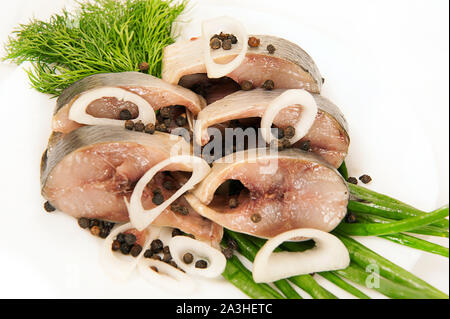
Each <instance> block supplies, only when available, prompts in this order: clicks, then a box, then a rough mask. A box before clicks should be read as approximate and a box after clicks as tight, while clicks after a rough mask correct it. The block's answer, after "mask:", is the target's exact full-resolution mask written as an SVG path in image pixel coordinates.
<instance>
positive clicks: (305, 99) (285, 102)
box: [261, 89, 317, 144]
mask: <svg viewBox="0 0 450 319" xmlns="http://www.w3.org/2000/svg"><path fill="white" fill-rule="evenodd" d="M293 105H301V106H302V109H303V110H302V114H301V117H300V120H299V121H298V122H297V123H296V124H295V126H294V128H295V134H294V136H293V137H292V138H290V139H289V142H290V143H291V144H294V143H295V142H297V141H299V140H300V139H301V138H302V137H304V136H305V135H306V134H307V133H308V131H309V129H310V128H311V126H312V125H313V123H314V121H315V119H316V115H317V104H316V101H315V100H314V97H313V96H312V95H311V93H309V92H307V91H305V90H301V89H292V90H287V91H286V92H284V93H283V94H281V95H280V96H278V97H277V98H275V99H274V100H273V101H272V102H271V103H270V104H269V106H268V107H267V108H266V110H265V111H264V114H263V116H262V118H261V134H262V137H263V138H264V140H265V141H266V142H267V143H270V142H272V140H274V139H276V138H275V136H273V135H272V132H271V127H272V123H273V121H274V119H275V117H276V116H277V114H278V113H279V112H280V111H281V110H282V109H285V108H287V107H289V106H293Z"/></svg>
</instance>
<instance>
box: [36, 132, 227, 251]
mask: <svg viewBox="0 0 450 319" xmlns="http://www.w3.org/2000/svg"><path fill="white" fill-rule="evenodd" d="M174 149H179V150H180V153H177V154H172V153H173V152H172V151H173V150H174ZM178 154H188V155H189V154H190V145H189V144H188V143H186V142H185V141H184V139H183V138H181V137H178V136H175V135H170V134H167V133H159V132H155V134H153V135H150V134H145V133H139V132H134V131H128V130H125V129H123V128H119V127H114V126H84V127H81V128H79V129H76V130H75V131H72V132H71V133H69V134H66V135H64V136H63V137H60V138H59V139H55V141H54V142H53V144H52V145H50V146H49V148H48V150H47V151H46V152H45V153H44V156H43V159H42V163H41V192H42V195H43V196H44V197H45V198H46V199H47V200H49V201H50V203H52V205H53V206H54V207H56V208H57V209H59V210H61V211H63V212H64V213H67V214H69V215H71V216H73V217H76V218H79V217H88V218H98V219H104V220H109V221H114V222H127V221H129V217H128V211H127V208H126V206H125V203H124V201H123V197H124V196H127V197H128V199H129V196H131V193H132V191H133V187H134V184H135V183H136V182H137V181H138V180H139V179H140V178H141V176H142V175H143V174H144V173H145V172H146V171H147V170H148V169H149V168H150V167H152V166H154V165H155V164H156V163H158V162H160V161H162V160H164V159H167V158H169V157H171V156H175V155H178ZM188 168H189V166H188V165H184V164H183V163H176V164H173V165H172V164H171V165H169V166H167V167H166V168H165V170H167V171H176V170H178V169H180V170H186V169H188ZM166 178H168V177H166V176H165V174H164V173H158V174H157V176H155V178H154V179H153V180H152V181H151V183H150V186H151V189H150V188H148V189H147V190H146V192H145V193H144V195H143V197H142V200H143V204H144V207H145V208H146V209H149V208H153V207H155V205H154V204H153V203H152V190H153V189H155V188H160V189H161V190H162V193H163V195H164V197H165V198H169V197H170V196H171V195H172V193H173V192H174V191H167V190H165V189H164V188H163V186H162V185H163V183H164V181H165V179H166ZM173 182H174V181H173ZM176 204H177V205H183V206H185V207H186V208H187V209H188V211H189V214H188V215H187V216H183V215H180V214H176V213H175V212H172V211H171V210H170V209H166V210H164V212H163V213H162V214H161V215H160V216H159V217H158V218H157V219H156V220H155V221H154V222H153V225H156V226H170V227H175V228H179V229H181V230H183V231H184V232H186V233H190V234H193V235H194V236H196V238H198V239H200V240H203V241H207V242H210V243H211V244H214V245H216V244H218V242H220V239H221V238H222V228H221V227H220V226H218V225H216V224H215V223H212V222H211V221H209V220H206V219H204V218H203V217H201V216H200V215H198V214H197V213H196V212H195V211H194V210H193V209H192V208H191V207H190V206H189V204H188V203H187V202H186V201H185V199H184V197H181V198H179V199H178V200H177V201H176Z"/></svg>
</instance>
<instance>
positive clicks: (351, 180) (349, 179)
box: [347, 177, 358, 185]
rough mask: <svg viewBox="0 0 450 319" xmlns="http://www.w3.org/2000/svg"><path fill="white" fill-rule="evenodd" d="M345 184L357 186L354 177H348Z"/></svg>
mask: <svg viewBox="0 0 450 319" xmlns="http://www.w3.org/2000/svg"><path fill="white" fill-rule="evenodd" d="M347 182H349V183H351V184H355V185H358V180H357V179H356V177H349V178H348V180H347Z"/></svg>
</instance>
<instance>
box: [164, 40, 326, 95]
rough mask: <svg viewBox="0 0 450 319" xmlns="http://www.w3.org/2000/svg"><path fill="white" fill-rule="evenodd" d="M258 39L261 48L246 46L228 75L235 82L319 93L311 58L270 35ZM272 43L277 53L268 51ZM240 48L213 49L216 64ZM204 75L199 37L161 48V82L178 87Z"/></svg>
mask: <svg viewBox="0 0 450 319" xmlns="http://www.w3.org/2000/svg"><path fill="white" fill-rule="evenodd" d="M253 36H254V37H257V38H259V39H260V46H259V47H257V48H252V47H249V48H248V50H247V53H246V56H245V59H244V61H243V62H242V63H241V65H240V66H239V67H237V68H236V69H235V70H234V71H232V72H231V73H229V74H228V75H227V76H228V77H230V78H231V79H233V80H234V81H235V82H237V83H241V82H242V81H243V80H250V81H252V82H253V85H254V86H255V87H260V86H261V85H262V84H263V83H264V81H266V80H268V79H271V80H273V81H274V83H275V88H285V89H305V90H307V91H309V92H313V93H320V90H321V87H322V77H321V75H320V72H319V69H318V68H317V66H316V64H315V63H314V61H313V59H312V58H311V57H310V56H309V55H308V54H307V53H306V52H305V51H304V50H303V49H302V48H300V47H299V46H298V45H296V44H294V43H292V42H290V41H288V40H285V39H282V38H279V37H275V36H270V35H253ZM269 44H272V45H273V46H275V48H276V50H275V52H274V53H273V54H270V53H269V52H268V51H267V49H266V48H267V45H269ZM238 52H239V49H238V48H232V49H231V50H227V51H225V50H215V51H214V52H213V53H212V57H213V60H214V61H215V62H216V63H227V62H229V61H230V60H232V59H233V58H234V57H235V56H237V55H238ZM197 73H206V66H205V62H204V59H203V47H202V39H201V38H192V39H191V40H185V41H177V42H175V43H174V44H171V45H169V46H167V47H165V48H164V54H163V71H162V78H163V80H165V81H167V82H169V83H173V84H178V83H179V82H180V80H181V78H182V77H183V76H186V75H192V74H197Z"/></svg>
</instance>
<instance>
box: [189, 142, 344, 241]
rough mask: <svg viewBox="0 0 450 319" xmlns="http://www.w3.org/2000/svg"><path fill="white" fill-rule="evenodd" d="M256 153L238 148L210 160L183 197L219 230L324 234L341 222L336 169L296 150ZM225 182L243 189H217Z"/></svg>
mask: <svg viewBox="0 0 450 319" xmlns="http://www.w3.org/2000/svg"><path fill="white" fill-rule="evenodd" d="M259 151H262V150H259ZM258 153H259V152H252V151H244V152H238V153H235V154H231V155H229V156H226V157H224V158H222V159H221V160H220V161H217V162H215V163H214V164H213V167H212V169H211V172H210V174H209V175H208V176H207V177H206V178H205V179H204V180H203V181H202V183H200V184H199V185H198V186H197V187H196V189H195V190H194V191H193V192H192V193H189V194H187V195H186V196H185V198H186V200H187V201H188V202H189V204H190V205H191V206H192V207H193V208H194V209H195V210H196V211H197V212H198V213H199V214H201V215H202V216H204V217H206V218H208V219H210V220H212V221H214V222H216V223H217V224H219V225H222V226H223V227H225V228H228V229H231V230H233V231H237V232H242V233H247V234H251V235H254V236H259V237H264V238H271V237H274V236H276V235H278V234H280V233H283V232H285V231H288V230H291V229H296V228H314V229H318V230H322V231H326V232H329V231H331V230H333V229H334V228H335V227H336V226H337V225H338V224H339V223H340V222H341V220H342V218H344V216H345V214H346V212H347V203H348V198H349V192H348V189H347V184H346V183H345V181H344V179H343V178H342V177H341V175H340V174H339V173H338V172H337V171H336V169H334V168H332V167H330V166H329V165H327V164H326V163H324V162H323V161H321V160H320V159H318V158H317V157H316V156H314V155H312V154H310V153H307V152H303V151H301V150H297V149H289V150H284V151H281V152H278V153H272V154H271V153H266V154H263V153H261V154H258ZM228 180H238V181H240V183H242V185H243V186H244V187H245V188H244V189H243V190H242V191H240V192H239V194H233V195H231V196H229V195H227V194H223V192H222V193H221V192H219V190H218V189H219V187H220V186H221V185H223V184H224V183H225V182H226V181H228ZM231 198H233V199H234V200H235V203H234V204H233V205H230V199H231ZM236 201H237V202H236Z"/></svg>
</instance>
